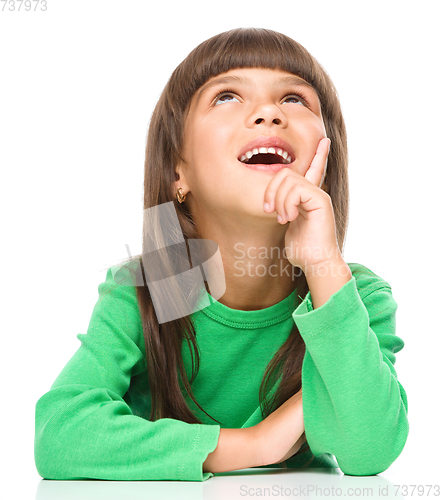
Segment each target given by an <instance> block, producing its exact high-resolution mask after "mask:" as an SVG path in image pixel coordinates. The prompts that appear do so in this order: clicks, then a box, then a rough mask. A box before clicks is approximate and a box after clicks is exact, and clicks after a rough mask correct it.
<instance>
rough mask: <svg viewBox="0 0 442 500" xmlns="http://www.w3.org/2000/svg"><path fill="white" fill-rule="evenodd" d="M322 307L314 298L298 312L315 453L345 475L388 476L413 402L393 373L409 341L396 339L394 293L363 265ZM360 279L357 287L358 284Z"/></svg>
mask: <svg viewBox="0 0 442 500" xmlns="http://www.w3.org/2000/svg"><path fill="white" fill-rule="evenodd" d="M349 267H350V268H351V270H352V274H353V277H352V279H351V280H350V281H348V282H346V283H345V284H344V285H343V286H341V288H339V290H338V291H337V292H335V293H334V294H332V295H331V297H330V298H329V299H328V300H327V301H326V302H325V303H324V304H323V305H321V306H320V307H318V308H317V309H313V307H312V302H311V293H310V292H309V293H308V294H307V297H306V298H305V300H304V301H303V302H302V303H301V304H300V305H299V306H298V308H297V309H296V310H295V312H294V313H293V319H294V321H295V323H296V325H297V326H298V329H299V332H300V334H301V336H302V337H303V339H304V341H305V344H306V353H305V357H304V361H303V368H302V386H303V408H304V423H305V432H306V437H307V441H308V443H309V446H310V449H311V451H312V452H313V454H314V455H316V456H319V455H321V454H323V453H330V454H332V455H335V457H336V460H337V462H338V464H339V466H340V468H341V470H342V471H343V472H344V473H345V474H349V475H356V476H358V475H372V474H378V473H380V472H382V471H384V470H386V469H387V468H388V467H389V466H390V465H391V464H392V463H393V462H394V460H395V459H396V458H397V457H398V456H399V454H400V452H401V451H402V449H403V447H404V445H405V442H406V439H407V435H408V430H409V426H408V420H407V413H408V404H407V397H406V393H405V390H404V389H403V387H402V386H401V384H400V383H399V382H398V380H397V373H396V371H395V369H394V366H393V365H394V362H395V353H396V352H398V351H400V350H401V349H402V348H403V346H404V342H403V340H402V339H400V338H399V337H397V336H396V332H395V313H396V309H397V304H396V302H395V300H394V298H393V296H392V293H391V288H390V286H389V285H388V283H386V282H385V281H384V280H382V279H381V278H379V277H378V276H376V275H375V274H374V273H372V272H371V271H370V270H368V269H367V268H365V267H364V266H361V265H358V264H349ZM356 278H357V282H356Z"/></svg>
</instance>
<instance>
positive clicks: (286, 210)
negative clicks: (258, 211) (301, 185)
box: [275, 175, 297, 224]
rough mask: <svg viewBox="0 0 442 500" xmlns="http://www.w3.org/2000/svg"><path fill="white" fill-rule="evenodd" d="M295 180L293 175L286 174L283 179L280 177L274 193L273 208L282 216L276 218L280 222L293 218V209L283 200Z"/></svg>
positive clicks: (283, 222) (291, 188)
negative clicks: (278, 218) (280, 179)
mask: <svg viewBox="0 0 442 500" xmlns="http://www.w3.org/2000/svg"><path fill="white" fill-rule="evenodd" d="M296 182H297V181H296V178H295V177H294V176H293V175H286V176H285V177H284V179H282V181H281V183H280V185H279V187H278V190H277V192H276V194H275V210H276V213H277V214H278V215H280V216H281V218H282V220H280V221H279V220H278V222H279V223H280V224H285V223H286V222H288V221H289V220H294V218H295V214H294V209H292V208H291V207H288V206H287V204H286V202H285V201H286V199H287V197H288V195H289V193H290V192H291V191H292V190H293V188H294V186H295V184H296Z"/></svg>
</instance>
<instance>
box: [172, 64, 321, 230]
mask: <svg viewBox="0 0 442 500" xmlns="http://www.w3.org/2000/svg"><path fill="white" fill-rule="evenodd" d="M287 77H289V78H291V79H292V80H293V81H291V82H290V81H287ZM222 79H224V80H222ZM303 82H304V80H301V79H300V78H299V77H296V76H295V75H293V74H292V73H288V72H286V71H280V70H274V69H263V68H238V69H233V70H230V71H227V72H226V73H223V74H220V75H217V76H215V77H213V78H211V79H210V80H209V81H208V82H206V84H204V85H203V86H202V87H201V88H200V89H198V90H197V91H196V92H195V94H194V96H193V97H192V100H191V103H190V108H189V113H188V115H187V118H186V122H185V130H184V151H183V154H184V158H185V159H186V160H187V162H186V163H185V164H181V163H180V164H178V165H177V167H176V172H177V173H178V174H179V176H180V177H179V180H178V181H177V182H176V183H175V188H177V187H182V188H183V192H184V193H187V198H186V203H188V204H189V209H190V211H191V213H192V214H193V215H195V214H197V215H198V216H200V215H202V216H203V217H202V219H201V221H203V220H205V219H206V220H210V219H211V218H212V216H213V217H216V218H217V219H219V218H220V217H223V216H225V217H229V216H232V215H234V216H236V217H237V218H238V217H239V218H241V217H243V218H244V219H247V221H248V223H249V224H250V223H253V221H261V222H262V220H263V219H264V220H265V219H267V220H269V221H271V220H272V219H274V220H275V223H276V213H273V214H266V213H264V211H263V203H264V192H265V190H266V188H267V186H268V184H269V182H270V180H271V179H272V176H273V175H275V174H274V173H272V172H270V171H259V170H253V169H251V168H249V167H247V166H245V164H244V163H242V162H241V161H240V157H241V154H242V152H243V151H244V148H245V147H246V146H247V144H248V143H249V142H250V141H252V140H254V139H256V138H257V137H262V136H264V137H265V138H268V137H278V138H281V139H283V140H284V141H286V143H287V144H288V146H289V148H290V149H291V151H292V154H294V158H293V157H292V163H291V164H290V165H289V166H288V167H285V168H292V169H293V170H295V171H296V172H297V173H299V174H301V175H305V173H306V172H307V170H308V168H309V166H310V164H311V162H312V160H313V157H314V156H315V152H316V148H317V146H318V143H319V141H320V140H321V139H322V138H324V137H326V132H325V127H324V123H323V120H322V114H321V106H320V102H319V98H318V96H317V94H316V92H315V90H314V89H313V88H311V87H309V85H308V84H307V83H306V82H305V83H303ZM283 149H284V148H283ZM212 220H213V219H212Z"/></svg>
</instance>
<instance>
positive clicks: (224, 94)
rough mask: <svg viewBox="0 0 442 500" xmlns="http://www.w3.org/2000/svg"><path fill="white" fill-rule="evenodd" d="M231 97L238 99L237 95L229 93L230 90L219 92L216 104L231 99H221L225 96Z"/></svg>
mask: <svg viewBox="0 0 442 500" xmlns="http://www.w3.org/2000/svg"><path fill="white" fill-rule="evenodd" d="M229 97H233V98H234V99H236V97H235V96H234V95H233V94H231V93H228V92H222V93H220V94H218V95H217V96H216V98H215V106H218V104H219V103H222V102H229V101H225V100H224V101H222V100H221V99H224V98H229Z"/></svg>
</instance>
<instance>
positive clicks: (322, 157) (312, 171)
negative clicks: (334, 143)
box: [305, 137, 331, 187]
mask: <svg viewBox="0 0 442 500" xmlns="http://www.w3.org/2000/svg"><path fill="white" fill-rule="evenodd" d="M330 144H331V141H330V139H329V138H328V137H324V138H323V139H321V140H320V141H319V144H318V149H317V150H316V154H315V156H314V158H313V160H312V163H311V165H310V167H309V169H308V170H307V172H306V174H305V178H306V179H307V180H308V181H310V182H311V183H312V184H314V185H315V186H318V187H321V184H322V180H323V179H324V177H325V172H326V170H327V158H328V153H329V151H330Z"/></svg>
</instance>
